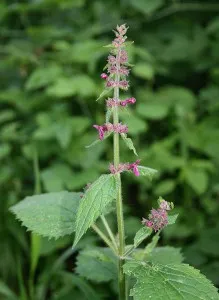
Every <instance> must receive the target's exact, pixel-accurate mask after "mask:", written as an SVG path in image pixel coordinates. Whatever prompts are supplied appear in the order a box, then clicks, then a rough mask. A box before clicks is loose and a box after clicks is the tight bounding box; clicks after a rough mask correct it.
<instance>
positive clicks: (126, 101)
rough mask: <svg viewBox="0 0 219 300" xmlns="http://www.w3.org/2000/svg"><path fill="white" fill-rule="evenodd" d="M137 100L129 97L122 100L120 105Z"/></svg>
mask: <svg viewBox="0 0 219 300" xmlns="http://www.w3.org/2000/svg"><path fill="white" fill-rule="evenodd" d="M135 102H136V99H135V98H133V97H132V98H128V99H126V100H122V101H120V105H121V106H126V105H128V104H134V103H135Z"/></svg>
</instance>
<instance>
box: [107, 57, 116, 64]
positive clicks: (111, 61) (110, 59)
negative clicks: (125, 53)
mask: <svg viewBox="0 0 219 300" xmlns="http://www.w3.org/2000/svg"><path fill="white" fill-rule="evenodd" d="M108 63H109V64H111V65H113V64H116V57H115V56H113V55H109V56H108Z"/></svg>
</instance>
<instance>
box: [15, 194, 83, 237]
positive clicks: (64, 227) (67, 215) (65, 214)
mask: <svg viewBox="0 0 219 300" xmlns="http://www.w3.org/2000/svg"><path fill="white" fill-rule="evenodd" d="M80 199H81V198H80V193H69V192H67V191H63V192H59V193H48V194H41V195H35V196H31V197H26V198H25V199H24V200H23V201H21V202H19V203H18V204H16V205H14V206H12V207H11V209H10V210H11V211H12V212H13V213H14V214H15V215H16V217H17V219H18V220H20V221H21V222H22V224H23V225H24V226H26V227H27V228H28V230H31V231H33V232H35V233H37V234H39V235H42V236H45V237H49V238H55V239H57V238H59V237H62V236H64V235H67V234H71V233H73V232H74V230H75V219H76V213H77V210H78V206H79V201H80Z"/></svg>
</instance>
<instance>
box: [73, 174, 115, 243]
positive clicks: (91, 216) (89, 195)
mask: <svg viewBox="0 0 219 300" xmlns="http://www.w3.org/2000/svg"><path fill="white" fill-rule="evenodd" d="M117 190H118V185H117V182H116V177H115V176H114V175H112V174H109V175H102V176H100V177H99V178H98V179H97V180H96V181H95V182H94V183H93V184H92V185H91V186H90V187H89V189H88V190H87V191H86V193H85V194H84V196H83V198H82V200H81V202H80V206H79V209H78V213H77V219H76V230H75V231H76V235H75V241H74V246H75V245H76V244H77V243H78V241H79V240H80V238H81V237H82V236H83V234H84V233H85V232H86V231H87V229H88V228H89V227H90V226H91V225H92V224H93V223H94V222H95V221H96V219H97V218H98V217H99V216H100V215H102V214H103V213H104V211H105V209H106V207H107V206H108V205H109V204H110V203H111V202H112V201H113V200H114V199H115V198H116V195H117Z"/></svg>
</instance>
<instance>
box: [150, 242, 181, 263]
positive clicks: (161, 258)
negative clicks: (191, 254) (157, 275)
mask: <svg viewBox="0 0 219 300" xmlns="http://www.w3.org/2000/svg"><path fill="white" fill-rule="evenodd" d="M145 260H146V261H150V262H152V263H156V264H162V265H167V264H180V263H182V262H183V255H182V253H181V249H180V248H174V247H169V246H166V247H156V248H154V249H153V251H152V252H151V253H149V254H148V255H147V256H146V257H145Z"/></svg>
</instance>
